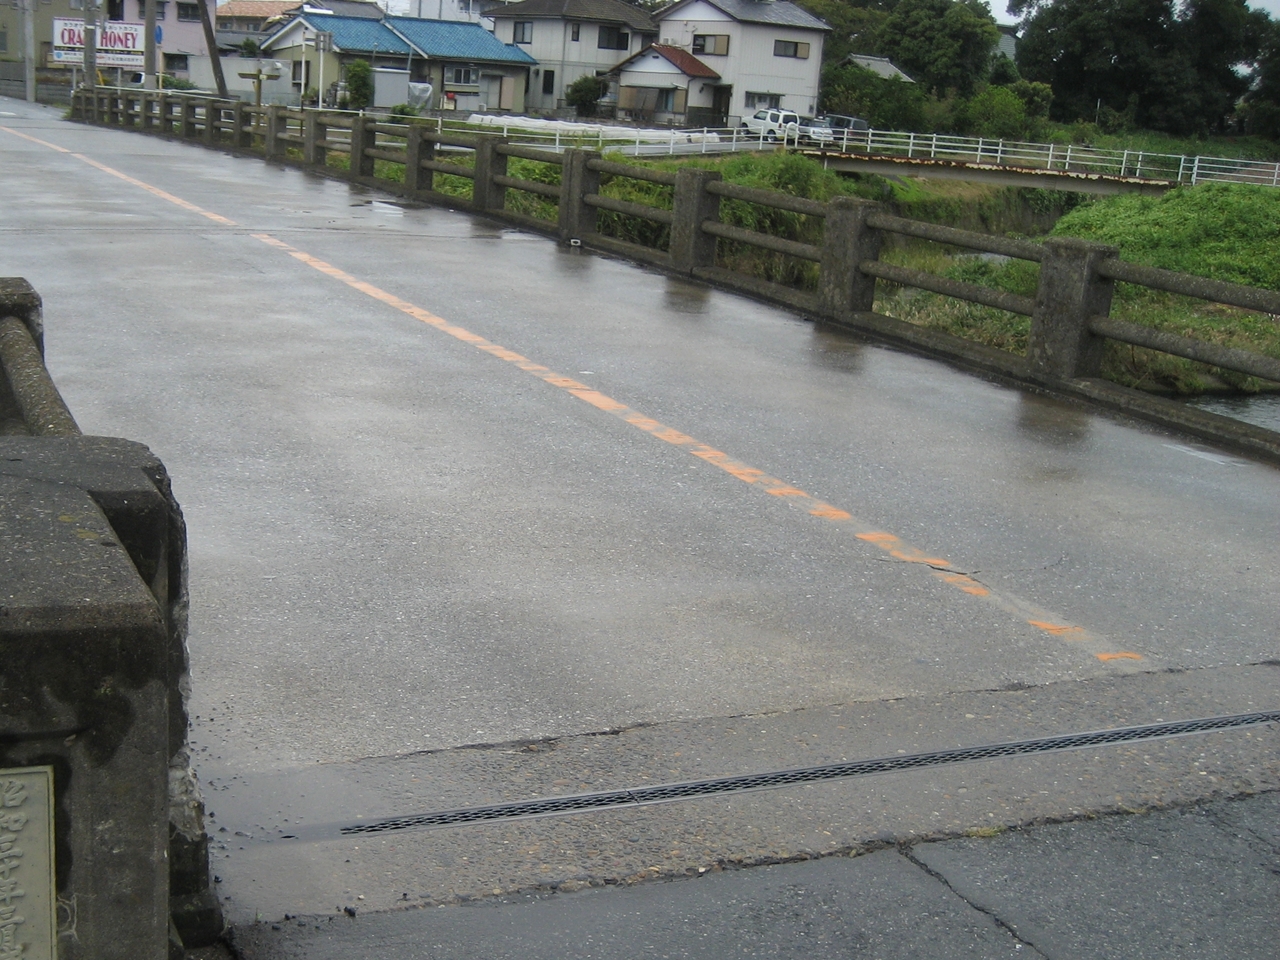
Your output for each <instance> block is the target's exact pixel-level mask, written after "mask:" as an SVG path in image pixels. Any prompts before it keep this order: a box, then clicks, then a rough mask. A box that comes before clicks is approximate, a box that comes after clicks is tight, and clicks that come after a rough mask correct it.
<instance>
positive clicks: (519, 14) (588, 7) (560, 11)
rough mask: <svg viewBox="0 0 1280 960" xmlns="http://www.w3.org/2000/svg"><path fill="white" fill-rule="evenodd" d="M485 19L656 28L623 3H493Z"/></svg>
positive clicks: (612, 0) (548, 0)
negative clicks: (576, 22) (562, 21)
mask: <svg viewBox="0 0 1280 960" xmlns="http://www.w3.org/2000/svg"><path fill="white" fill-rule="evenodd" d="M484 15H485V16H486V17H502V18H503V19H504V20H506V19H511V20H545V19H558V20H589V21H591V22H592V23H625V24H626V25H627V26H628V27H630V28H631V29H633V30H639V31H642V32H644V33H657V32H658V25H657V24H656V23H654V21H653V18H652V17H651V16H649V14H648V13H646V12H645V11H643V10H641V9H640V8H639V7H635V6H632V5H631V4H629V3H623V0H524V2H523V3H508V4H502V3H496V4H493V5H492V6H487V7H485V9H484Z"/></svg>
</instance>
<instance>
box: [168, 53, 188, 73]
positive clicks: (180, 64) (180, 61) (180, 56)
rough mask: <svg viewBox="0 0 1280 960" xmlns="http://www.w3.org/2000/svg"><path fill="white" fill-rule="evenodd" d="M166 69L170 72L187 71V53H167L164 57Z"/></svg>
mask: <svg viewBox="0 0 1280 960" xmlns="http://www.w3.org/2000/svg"><path fill="white" fill-rule="evenodd" d="M164 68H165V70H168V71H170V72H172V71H175V70H186V69H187V55H186V54H185V53H166V54H165V55H164Z"/></svg>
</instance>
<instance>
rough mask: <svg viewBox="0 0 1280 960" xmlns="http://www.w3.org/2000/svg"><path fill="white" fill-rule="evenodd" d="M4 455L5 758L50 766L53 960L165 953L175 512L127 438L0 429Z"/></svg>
mask: <svg viewBox="0 0 1280 960" xmlns="http://www.w3.org/2000/svg"><path fill="white" fill-rule="evenodd" d="M0 464H3V466H0V501H2V502H3V503H4V508H3V509H0V542H2V543H3V544H4V546H3V553H4V555H6V556H11V557H13V556H21V557H22V558H23V562H22V564H21V566H20V567H19V568H15V569H12V570H6V571H5V574H4V578H3V580H2V581H0V602H3V604H4V607H5V611H6V616H5V617H3V618H0V658H2V660H3V662H4V664H5V683H4V685H3V686H2V687H0V731H2V732H3V736H0V768H5V769H14V768H32V767H47V768H51V769H52V771H53V784H54V819H53V823H54V849H55V857H54V876H53V879H54V883H55V886H56V893H57V900H58V911H57V913H58V918H57V920H58V925H59V934H60V935H59V937H58V943H57V945H56V951H57V956H58V957H59V958H60V960H89V958H93V960H126V958H128V960H134V958H136V960H165V958H167V957H168V956H169V952H170V946H169V918H170V902H169V840H170V838H169V821H170V793H169V778H170V766H171V762H172V758H173V754H174V753H175V751H174V750H173V749H172V748H173V744H174V742H175V739H180V737H181V736H182V734H184V733H185V714H184V713H183V711H182V709H181V707H180V706H179V709H178V710H177V711H174V710H173V709H172V705H173V701H174V699H175V698H176V699H177V700H178V702H179V704H180V702H181V695H180V693H178V692H177V690H176V688H177V686H178V684H177V680H178V677H177V676H176V675H175V670H183V671H185V646H184V645H183V644H182V638H183V630H184V623H183V615H182V611H183V610H184V609H185V591H184V581H183V577H182V571H183V547H182V543H184V542H185V540H184V535H183V530H182V520H181V513H180V512H178V511H177V506H176V504H175V503H173V501H172V497H171V495H170V493H169V486H168V477H167V476H166V475H165V473H164V468H163V467H162V466H161V465H160V463H159V461H158V460H156V459H155V457H154V456H152V455H151V454H150V452H149V451H148V450H147V449H146V448H145V447H143V446H141V445H140V444H136V443H131V442H129V441H126V440H114V439H109V438H103V437H68V438H40V437H5V438H2V439H0ZM175 645H177V646H178V647H180V648H181V651H182V652H181V654H179V653H177V652H176V651H175ZM2 776H3V775H0V777H2ZM28 862H29V863H30V866H29V867H24V869H28V870H29V871H30V875H29V876H27V877H24V878H22V879H23V880H24V881H25V884H30V885H31V886H32V887H34V886H35V884H37V883H39V882H40V878H39V876H37V871H38V870H39V867H37V865H36V864H35V863H34V862H30V861H24V863H28ZM206 871H207V868H206Z"/></svg>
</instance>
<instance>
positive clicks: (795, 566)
mask: <svg viewBox="0 0 1280 960" xmlns="http://www.w3.org/2000/svg"><path fill="white" fill-rule="evenodd" d="M0 107H2V110H0V182H2V183H3V184H4V202H3V205H2V206H0V250H2V251H3V256H2V258H0V274H5V275H15V276H24V277H26V278H27V279H28V280H30V281H31V282H32V284H33V285H34V286H35V287H36V289H37V290H38V291H39V292H40V293H41V295H42V296H43V297H44V301H45V323H46V344H47V355H48V357H47V359H48V365H49V367H50V370H51V371H52V373H53V375H54V377H55V379H56V381H57V383H58V385H59V387H60V389H61V390H62V392H63V394H64V396H65V397H66V399H67V401H68V404H69V406H70V408H71V410H72V411H73V413H74V414H75V415H76V417H77V419H78V420H79V422H80V424H81V426H82V428H83V429H84V430H85V432H86V433H100V434H107V435H113V436H124V437H129V438H131V439H135V440H140V441H142V442H144V443H146V444H148V445H149V446H150V447H151V448H152V449H153V450H154V451H155V452H156V453H157V454H158V455H159V456H160V457H161V458H162V459H163V460H164V462H165V463H166V465H167V466H168V468H169V470H170V472H171V474H172V475H173V478H174V489H175V491H176V493H177V496H178V498H179V501H180V502H181V503H182V505H183V507H184V510H185V512H186V516H187V521H188V529H189V537H190V557H191V591H192V597H191V637H190V644H191V653H192V663H193V693H192V701H191V705H192V710H191V712H192V716H193V731H192V743H193V746H194V749H195V752H196V757H195V758H196V764H197V769H198V771H199V773H200V775H201V778H202V780H203V781H204V782H205V784H206V790H207V799H208V802H209V805H210V808H211V809H212V811H213V819H212V829H213V830H214V831H215V837H216V839H218V840H219V850H218V854H217V856H218V858H219V859H218V866H217V868H216V869H217V872H218V873H219V876H220V877H221V878H222V890H223V895H224V896H225V897H226V898H227V900H226V903H227V908H228V914H229V916H230V917H231V918H232V919H233V920H237V921H243V920H246V919H252V918H254V917H256V916H262V917H266V918H274V917H278V916H282V915H283V914H284V913H286V912H288V913H292V914H299V913H300V914H308V915H309V914H319V913H325V912H330V913H332V912H334V911H335V910H339V909H341V908H342V907H344V906H354V905H356V904H359V906H360V909H369V908H374V909H385V908H391V907H394V906H397V905H404V904H406V903H438V902H450V901H451V900H453V899H456V898H460V897H474V896H484V895H492V894H494V893H495V892H507V891H511V890H525V889H532V888H547V889H549V888H552V887H557V886H561V887H563V888H564V889H571V888H573V887H574V886H575V885H583V884H591V883H598V882H603V881H604V880H605V879H608V880H613V881H617V880H628V879H636V878H639V877H650V876H652V877H659V876H677V875H683V874H685V873H689V872H693V873H695V874H696V872H697V871H698V870H699V869H706V868H707V867H708V865H711V864H716V863H720V862H735V863H737V862H741V863H757V862H769V861H772V860H776V859H779V858H785V857H790V856H799V855H809V854H813V853H824V852H833V851H849V850H855V849H858V848H859V844H862V843H865V842H869V840H870V839H872V838H875V837H880V838H881V839H883V838H885V837H904V836H921V835H928V834H930V833H949V832H950V833H958V832H963V831H964V830H965V829H968V828H971V827H974V826H979V827H985V826H989V825H991V824H1006V823H1021V822H1026V821H1028V820H1031V819H1036V818H1050V819H1052V818H1056V817H1063V816H1071V815H1075V814H1079V813H1082V812H1088V811H1094V810H1102V809H1118V808H1124V807H1126V806H1141V805H1144V804H1150V803H1156V802H1166V801H1168V802H1172V801H1184V800H1194V799H1197V798H1199V797H1203V796H1207V795H1209V794H1211V793H1212V792H1214V791H1219V792H1228V793H1230V792H1239V791H1241V790H1250V789H1262V788H1267V787H1272V786H1275V785H1276V784H1277V783H1280V760H1278V759H1277V751H1276V749H1275V747H1276V742H1277V741H1276V736H1277V734H1276V733H1275V730H1274V727H1270V728H1263V729H1260V730H1254V731H1240V732H1234V733H1222V734H1211V735H1206V736H1205V737H1200V738H1191V739H1186V740H1177V741H1167V742H1161V743H1159V744H1155V745H1149V746H1147V747H1141V748H1139V747H1135V748H1129V749H1127V750H1120V749H1112V750H1111V751H1097V752H1093V753H1090V752H1081V753H1073V754H1063V755H1059V756H1057V757H1053V758H1046V759H1043V760H1040V761H1036V762H1031V761H1027V760H1000V761H992V762H990V763H988V764H986V765H982V764H979V765H970V766H967V767H964V768H951V769H949V770H947V771H917V772H914V773H909V774H893V775H890V776H886V777H882V778H876V779H874V780H868V781H858V782H852V781H850V782H844V783H837V784H825V785H822V786H818V787H805V788H792V789H788V790H783V791H776V792H771V793H767V794H765V793H760V794H750V795H744V796H743V797H741V798H734V799H731V800H724V799H721V800H706V801H692V802H688V803H682V804H671V805H666V806H662V807H650V808H644V809H643V810H637V811H632V812H623V813H618V812H613V813H609V814H600V815H598V816H594V815H587V816H579V817H571V818H563V819H558V820H538V821H523V822H519V823H512V824H505V825H502V826H500V827H484V828H456V829H451V830H438V831H416V832H415V831H405V832H403V833H399V834H396V835H386V836H382V837H378V838H375V839H374V840H371V841H365V842H361V841H359V840H358V839H357V840H353V839H351V838H349V837H348V838H334V837H333V836H327V837H319V838H317V839H312V840H284V839H281V838H284V837H287V836H293V835H300V828H301V827H308V828H310V827H316V826H325V825H330V826H332V825H337V824H342V823H352V822H356V821H358V820H360V819H361V818H365V819H367V818H371V817H382V816H396V815H401V814H414V813H420V812H423V811H424V810H434V809H440V808H443V807H459V806H469V805H473V804H478V803H488V802H494V801H495V800H499V799H521V798H526V797H529V796H546V795H555V794H565V793H576V792H580V791H583V790H597V789H616V788H624V787H627V786H635V785H638V784H640V783H652V782H664V781H672V780H685V779H697V778H702V777H711V776H720V775H724V774H727V773H734V772H739V771H758V770H771V769H779V768H790V767H795V766H801V765H806V764H810V763H823V762H832V761H834V760H839V759H841V758H849V757H868V756H888V755H895V754H897V753H901V752H909V751H914V750H917V749H936V748H941V747H947V746H959V745H967V744H974V743H985V742H991V741H1003V740H1014V739H1019V738H1022V737H1028V736H1042V735H1049V734H1055V733H1067V732H1072V731H1077V730H1093V729H1098V728H1101V727H1107V726H1113V725H1124V724H1136V723H1148V722H1155V721H1157V720H1164V719H1177V718H1184V717H1196V716H1211V715H1215V714H1225V713H1233V712H1245V711H1248V710H1258V709H1276V708H1277V706H1278V705H1280V695H1278V694H1277V693H1276V692H1275V691H1276V690H1277V685H1276V683H1275V679H1274V673H1275V668H1274V666H1269V665H1268V663H1270V664H1274V663H1275V662H1276V661H1280V630H1277V627H1276V624H1277V622H1280V616H1278V614H1280V609H1278V607H1280V603H1278V602H1277V599H1276V593H1275V571H1276V570H1277V569H1278V568H1280V562H1278V561H1280V538H1278V537H1277V534H1278V533H1280V472H1278V471H1277V470H1276V469H1275V468H1274V467H1270V466H1266V465H1260V464H1256V463H1250V462H1246V461H1243V460H1241V459H1239V458H1237V457H1234V456H1231V455H1227V454H1224V453H1221V452H1219V451H1215V450H1212V449H1210V448H1208V447H1205V446H1204V445H1201V444H1196V443H1192V442H1189V441H1187V440H1185V439H1184V438H1180V437H1178V436H1174V435H1171V434H1166V433H1162V432H1160V431H1158V430H1155V429H1152V428H1150V427H1146V426H1142V425H1136V424H1133V423H1129V422H1126V421H1123V420H1121V419H1117V418H1115V417H1110V416H1104V415H1099V414H1095V413H1093V412H1091V411H1089V410H1087V409H1086V408H1083V407H1080V406H1074V405H1069V404H1066V403H1061V402H1058V401H1055V400H1051V399H1046V398H1043V397H1037V396H1035V395H1032V394H1029V393H1026V392H1022V391H1019V390H1015V389H1010V388H1007V387H1003V386H998V385H994V384H991V383H988V382H985V381H983V380H981V379H978V378H975V377H972V376H969V375H967V374H964V373H960V372H957V371H956V370H953V369H950V368H948V367H947V366H945V365H942V364H939V363H936V362H933V361H929V360H924V359H921V358H917V357H913V356H910V355H907V354H903V353H899V352H895V351H892V350H888V349H884V348H881V347H878V346H874V345H869V344H864V343H860V342H858V341H857V340H855V339H852V338H849V337H846V336H843V335H839V334H836V333H832V332H830V331H826V330H823V329H820V328H815V327H814V326H813V325H812V324H810V323H808V322H806V321H805V320H804V319H803V318H802V317H799V316H797V315H794V314H791V313H788V312H786V311H783V310H779V309H777V308H774V307H768V306H763V305H761V304H758V303H754V302H752V301H750V300H747V299H744V298H741V297H738V296H735V295H730V294H727V293H723V292H718V291H715V290H711V289H708V288H705V287H702V286H700V285H697V284H692V283H688V282H684V281H681V280H677V279H673V278H669V277H665V276H663V275H661V274H658V273H655V272H652V271H647V270H645V269H642V268H639V267H636V266H634V265H631V264H627V263H624V262H621V261H615V260H610V259H607V258H604V257H600V256H596V255H593V254H587V253H584V252H582V251H581V250H573V249H568V248H562V247H559V246H557V245H556V244H554V243H553V242H551V241H549V240H546V239H543V238H539V237H535V236H531V235H528V234H524V233H521V232H519V231H516V230H512V229H508V228H505V227H502V226H499V225H496V224H494V223H492V222H488V221H484V220H481V219H478V218H474V217H471V216H469V215H467V214H462V213H455V212H450V211H446V210H441V209H416V208H409V207H406V206H404V205H401V204H397V203H391V202H388V201H386V200H384V199H382V198H380V197H378V196H377V195H375V194H372V193H369V192H367V191H363V190H359V189H352V188H350V187H348V186H347V185H345V184H342V183H338V182H333V181H326V180H321V179H317V178H315V177H312V176H309V175H307V174H304V173H301V172H299V171H295V170H290V169H284V168H278V167H273V166H268V165H266V164H264V163H262V162H260V161H257V160H254V159H249V158H235V157H231V156H227V155H223V154H220V153H215V152H208V151H204V150H201V149H199V148H195V147H190V146H185V145H180V144H172V143H166V142H163V141H160V140H156V139H152V138H144V137H142V136H139V135H133V134H128V133H124V132H115V131H106V130H97V129H90V128H85V127H81V126H76V125H71V124H68V123H64V122H61V121H60V120H58V119H57V115H56V114H55V113H54V112H52V111H49V110H46V109H40V108H33V107H28V106H27V105H25V104H20V103H17V102H16V101H0ZM602 733H608V734H610V736H607V737H602V736H600V734H602Z"/></svg>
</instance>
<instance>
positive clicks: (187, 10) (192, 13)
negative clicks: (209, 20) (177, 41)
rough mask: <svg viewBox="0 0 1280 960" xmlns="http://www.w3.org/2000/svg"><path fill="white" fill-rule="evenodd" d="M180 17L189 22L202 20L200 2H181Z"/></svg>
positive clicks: (179, 7) (179, 6) (179, 5)
mask: <svg viewBox="0 0 1280 960" xmlns="http://www.w3.org/2000/svg"><path fill="white" fill-rule="evenodd" d="M178 19H179V20H185V21H187V22H188V23H190V22H192V21H195V22H196V23H199V22H200V4H198V3H180V4H178Z"/></svg>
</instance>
